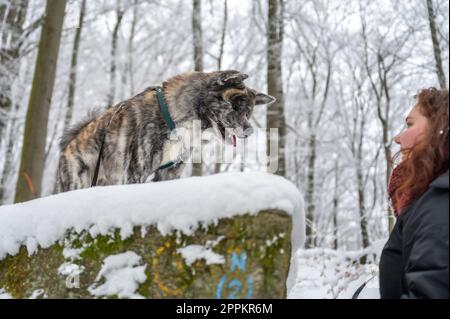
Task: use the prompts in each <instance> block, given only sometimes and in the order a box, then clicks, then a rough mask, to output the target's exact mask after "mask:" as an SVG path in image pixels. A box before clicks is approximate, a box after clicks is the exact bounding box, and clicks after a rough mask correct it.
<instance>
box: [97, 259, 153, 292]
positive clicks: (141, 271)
mask: <svg viewBox="0 0 450 319" xmlns="http://www.w3.org/2000/svg"><path fill="white" fill-rule="evenodd" d="M141 260H142V258H141V257H140V256H138V255H137V254H136V253H134V252H132V251H128V252H125V253H122V254H118V255H113V256H109V257H107V258H105V260H104V261H103V266H102V268H101V270H100V272H99V273H98V275H97V278H96V280H95V281H96V282H97V285H96V284H94V285H92V286H90V287H89V288H88V290H89V292H90V293H91V294H92V295H93V296H96V297H102V296H117V297H119V298H129V299H142V298H143V297H142V296H141V295H139V294H137V293H136V290H137V289H138V287H139V284H142V283H144V282H145V280H146V279H147V276H146V275H145V268H146V266H139V265H140V263H141ZM102 278H104V279H105V282H104V283H103V284H101V285H98V281H100V280H101V279H102Z"/></svg>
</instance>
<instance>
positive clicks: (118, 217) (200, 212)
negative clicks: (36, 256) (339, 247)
mask: <svg viewBox="0 0 450 319" xmlns="http://www.w3.org/2000/svg"><path fill="white" fill-rule="evenodd" d="M266 209H280V210H283V211H285V212H286V213H288V214H291V215H292V216H293V217H294V218H293V220H294V229H295V231H294V232H293V236H292V239H293V244H294V246H295V247H300V246H301V245H302V243H303V240H304V213H303V200H302V196H301V194H300V192H299V191H298V189H297V188H296V187H295V186H294V185H293V184H292V183H291V182H289V181H287V180H286V179H284V178H281V177H279V176H275V175H270V174H265V173H225V174H219V175H214V176H208V177H192V178H185V179H180V180H176V181H168V182H159V183H151V184H136V185H120V186H107V187H97V188H91V189H83V190H77V191H72V192H67V193H62V194H57V195H53V196H49V197H46V198H41V199H36V200H33V201H30V202H26V203H21V204H15V205H8V206H2V207H0V259H2V258H4V257H5V256H6V255H7V254H10V255H15V254H17V252H18V251H19V248H20V246H21V245H27V248H29V249H30V250H29V253H30V254H31V253H33V252H34V251H35V250H36V249H37V248H38V247H43V248H47V247H49V246H51V245H52V244H54V243H55V242H57V241H58V240H60V239H62V238H64V236H65V234H66V231H68V230H70V229H74V230H75V231H76V232H79V233H80V232H82V231H83V230H89V231H90V234H91V235H94V236H95V235H97V234H109V233H110V232H111V231H112V230H113V229H120V232H121V235H122V237H123V238H127V237H128V236H130V235H131V234H132V230H133V227H134V226H150V225H156V226H157V228H158V230H159V231H160V232H161V233H162V234H168V233H170V232H171V231H173V230H179V231H181V232H182V233H184V234H186V235H191V234H192V233H193V232H194V231H195V230H196V229H197V228H198V227H199V226H200V225H210V224H214V223H216V222H217V221H218V220H219V219H221V218H229V217H233V216H236V215H243V214H246V213H249V214H256V213H258V212H259V211H261V210H266Z"/></svg>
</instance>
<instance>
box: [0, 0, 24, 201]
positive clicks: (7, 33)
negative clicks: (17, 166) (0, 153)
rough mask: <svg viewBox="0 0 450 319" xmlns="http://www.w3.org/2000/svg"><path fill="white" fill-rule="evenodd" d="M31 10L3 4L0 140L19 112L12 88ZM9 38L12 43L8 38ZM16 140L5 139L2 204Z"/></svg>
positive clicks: (0, 9) (21, 5) (20, 4)
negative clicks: (14, 102) (26, 22)
mask: <svg viewBox="0 0 450 319" xmlns="http://www.w3.org/2000/svg"><path fill="white" fill-rule="evenodd" d="M27 9H28V1H26V0H15V1H10V3H9V4H7V3H1V4H0V22H3V23H5V24H6V25H5V26H6V27H7V29H8V30H3V32H2V33H1V34H0V83H1V86H0V140H1V139H3V138H4V137H8V135H6V136H5V135H4V132H5V128H6V126H7V121H8V119H11V118H12V120H11V121H12V123H11V124H10V125H11V129H10V132H13V131H14V128H15V123H16V120H15V116H16V114H17V111H18V109H19V106H18V105H13V102H12V96H11V95H12V85H13V83H14V81H15V79H16V78H17V76H18V73H19V65H20V50H21V47H22V43H23V33H24V29H23V27H24V23H25V17H26V13H27ZM8 38H10V40H9V43H7V39H8ZM14 142H15V139H14V138H13V137H12V136H11V134H9V141H8V140H6V139H5V143H6V151H5V164H4V167H3V171H2V174H1V179H0V205H1V204H2V203H3V202H4V197H5V191H6V187H7V185H6V182H7V181H6V180H7V178H8V174H9V173H10V170H11V167H12V162H13V159H12V156H13V148H14Z"/></svg>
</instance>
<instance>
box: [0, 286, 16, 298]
mask: <svg viewBox="0 0 450 319" xmlns="http://www.w3.org/2000/svg"><path fill="white" fill-rule="evenodd" d="M0 299H13V297H12V296H11V295H10V294H9V293H7V292H6V290H5V289H3V288H1V289H0Z"/></svg>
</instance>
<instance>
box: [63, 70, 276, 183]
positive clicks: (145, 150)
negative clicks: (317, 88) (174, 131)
mask: <svg viewBox="0 0 450 319" xmlns="http://www.w3.org/2000/svg"><path fill="white" fill-rule="evenodd" d="M246 78H247V76H246V75H245V74H241V73H240V72H238V71H220V72H212V73H200V72H194V73H188V74H182V75H178V76H175V77H174V78H172V79H170V80H168V81H166V82H164V84H163V89H164V96H165V99H166V103H167V105H168V108H169V111H170V114H171V116H172V118H173V120H174V122H175V123H176V125H177V128H180V127H182V128H187V129H189V128H191V127H192V122H193V121H194V120H200V121H201V128H202V130H205V129H208V128H213V129H214V130H215V131H216V132H218V135H219V136H221V137H222V138H223V139H225V138H226V134H225V128H231V129H233V130H234V132H235V134H237V135H238V136H239V137H241V138H245V137H246V136H248V135H249V134H251V132H250V133H249V131H251V125H250V123H249V122H248V118H249V117H250V116H251V114H252V112H253V107H254V106H255V105H259V104H270V103H272V102H273V101H274V98H272V97H271V96H268V95H266V94H263V93H258V92H256V91H254V90H252V89H249V88H247V87H246V86H245V85H244V83H243V81H244V80H245V79H246ZM119 107H120V111H119V112H116V111H117V109H118V108H119ZM111 118H112V121H111ZM108 123H110V124H109V126H108ZM103 137H104V141H105V143H104V149H103V152H102V157H101V165H100V170H99V176H98V183H97V184H98V185H115V184H132V183H144V182H146V181H148V178H149V176H153V179H152V181H161V180H169V179H174V178H178V177H179V176H180V174H181V172H182V169H183V168H184V165H185V164H183V163H179V164H177V165H176V166H174V167H171V168H169V169H165V170H160V171H157V172H156V173H155V174H153V175H152V173H154V171H155V170H156V169H157V168H158V167H159V166H160V165H161V164H164V163H165V161H166V160H167V159H166V158H165V157H166V154H165V153H166V148H167V145H168V144H169V143H170V138H169V137H170V131H169V129H168V127H167V125H166V123H165V122H164V120H163V117H162V115H161V112H160V109H159V106H158V101H157V99H156V92H155V91H154V89H153V88H148V89H147V90H145V91H144V92H142V93H140V94H138V95H137V96H135V97H133V98H131V99H129V100H127V101H124V102H122V103H120V104H118V105H116V106H111V107H109V108H108V109H107V110H106V111H104V112H103V113H101V114H93V115H91V116H90V117H89V118H88V119H87V120H85V121H83V122H82V123H80V124H78V125H76V126H75V127H73V128H72V129H70V130H69V131H67V132H65V133H64V136H63V137H62V139H61V143H60V147H61V156H60V160H59V168H58V176H57V179H58V180H57V192H62V191H69V190H74V189H80V188H87V187H89V186H90V185H91V181H92V177H93V175H94V170H95V166H96V162H97V159H98V155H99V151H100V147H101V145H102V141H103Z"/></svg>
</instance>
